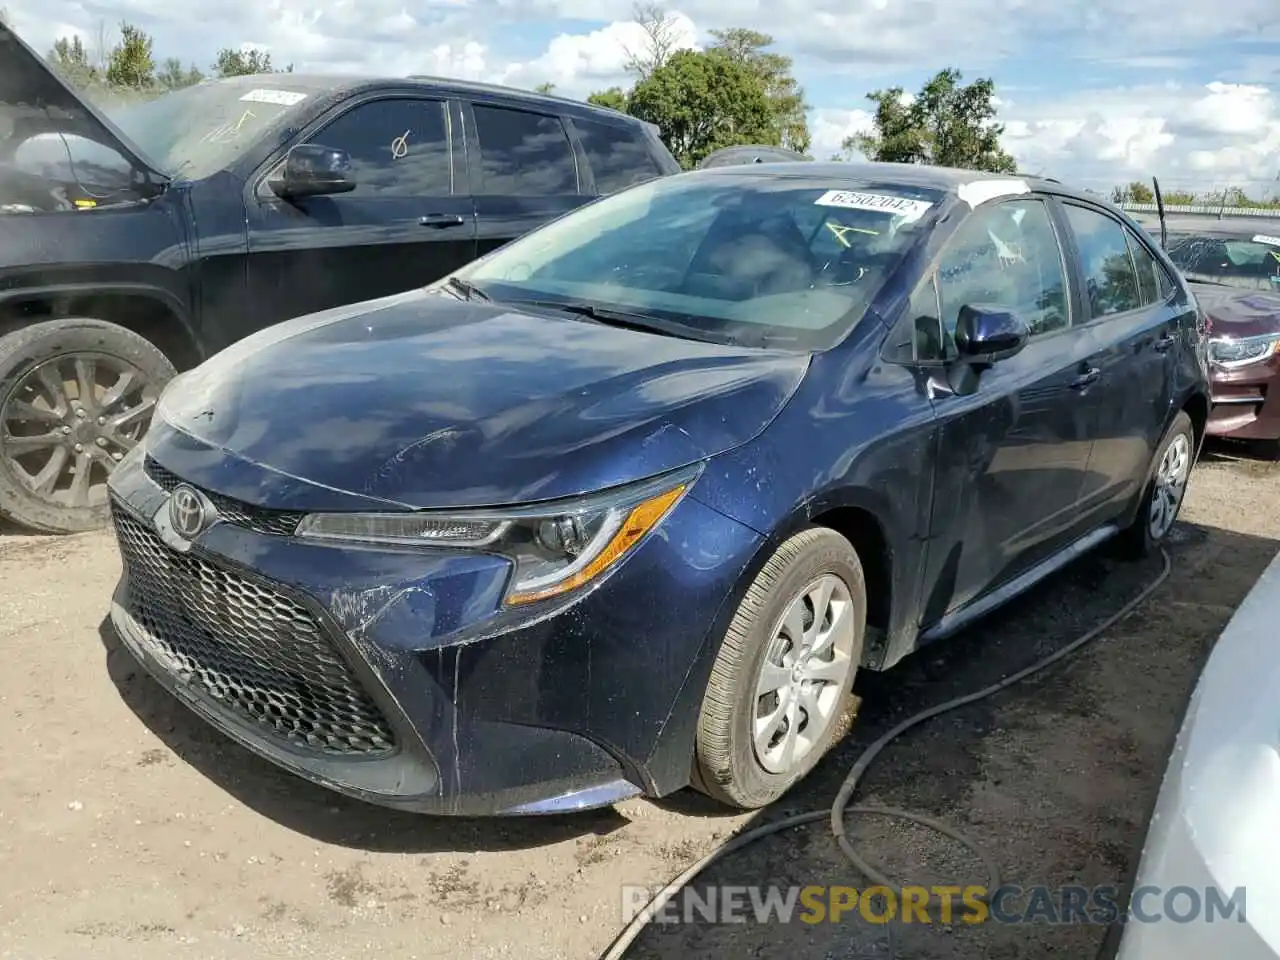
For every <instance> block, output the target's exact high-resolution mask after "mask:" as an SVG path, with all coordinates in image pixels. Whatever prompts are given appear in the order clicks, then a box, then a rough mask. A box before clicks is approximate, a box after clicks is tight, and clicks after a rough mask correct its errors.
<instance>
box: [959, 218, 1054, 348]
mask: <svg viewBox="0 0 1280 960" xmlns="http://www.w3.org/2000/svg"><path fill="white" fill-rule="evenodd" d="M938 279H939V295H940V300H941V305H942V323H943V328H944V329H945V331H946V333H947V334H948V339H950V337H951V336H952V335H954V334H955V329H956V321H957V319H958V318H959V315H960V308H961V307H962V306H964V305H965V304H979V303H986V304H992V305H995V306H1000V307H1006V308H1008V309H1010V310H1014V311H1016V312H1017V313H1018V314H1020V315H1021V316H1022V318H1023V319H1024V320H1025V321H1026V322H1027V325H1028V326H1030V327H1031V332H1032V334H1036V335H1038V334H1043V333H1051V332H1053V331H1054V330H1061V329H1063V328H1064V327H1066V326H1067V325H1068V324H1069V323H1070V319H1069V317H1070V314H1069V313H1068V311H1067V293H1066V289H1067V284H1066V276H1065V272H1064V270H1063V266H1062V253H1061V248H1060V247H1059V246H1058V238H1057V236H1056V235H1055V233H1054V231H1053V222H1052V220H1051V219H1050V217H1049V211H1048V208H1046V207H1045V205H1044V203H1043V201H1040V200H1010V201H1006V202H1004V203H999V204H993V205H992V206H990V207H984V208H982V209H980V210H978V211H977V212H976V213H974V214H973V215H972V216H970V217H969V219H968V220H966V221H965V222H964V223H963V224H962V225H961V227H960V229H959V230H958V231H957V232H956V235H955V236H953V237H952V238H951V240H950V242H949V243H948V245H947V250H946V252H945V253H944V254H943V256H942V260H941V262H940V264H939V266H938Z"/></svg>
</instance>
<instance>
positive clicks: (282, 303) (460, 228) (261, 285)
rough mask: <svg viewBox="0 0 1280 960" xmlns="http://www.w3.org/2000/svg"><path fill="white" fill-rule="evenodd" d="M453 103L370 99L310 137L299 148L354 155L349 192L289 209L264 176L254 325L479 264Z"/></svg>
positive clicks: (255, 227)
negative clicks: (457, 160) (458, 154)
mask: <svg viewBox="0 0 1280 960" xmlns="http://www.w3.org/2000/svg"><path fill="white" fill-rule="evenodd" d="M448 106H449V105H448V103H447V102H446V101H444V100H442V99H426V98H420V97H409V96H397V97H386V96H383V97H379V98H376V99H367V100H363V101H361V102H359V103H356V104H355V105H353V106H350V107H348V108H345V109H343V110H341V111H340V112H339V113H338V114H337V115H336V116H331V117H328V118H326V119H324V120H322V121H321V122H320V123H319V124H318V125H317V126H316V128H314V129H313V130H311V131H309V132H307V133H306V134H304V136H303V137H302V138H301V141H300V142H303V143H316V144H322V145H324V146H326V147H333V148H337V149H341V150H346V151H347V152H348V153H349V154H350V155H351V163H352V169H353V172H354V175H355V177H356V181H357V184H358V185H357V187H356V189H355V190H354V191H352V192H350V193H342V194H336V195H333V196H321V197H305V198H301V199H297V200H293V201H288V200H282V199H280V198H279V197H277V196H276V195H275V194H274V193H272V192H271V189H270V188H269V187H268V186H267V185H266V183H265V179H266V178H265V177H263V178H262V179H263V181H264V182H262V183H260V184H259V185H258V187H257V189H256V192H255V196H254V202H251V203H250V205H249V229H248V234H249V238H248V239H249V258H248V263H249V268H248V272H249V277H248V279H249V293H250V297H251V302H252V303H254V304H255V305H256V307H257V311H258V314H257V316H255V317H254V320H255V322H256V325H257V326H263V325H265V324H267V323H273V322H276V321H279V320H284V319H287V318H289V317H292V316H298V315H300V314H304V313H310V312H312V311H315V310H323V309H326V308H328V307H334V306H339V305H341V304H346V303H353V302H356V301H360V300H368V299H372V298H374V297H381V296H386V295H389V294H392V293H398V292H401V291H404V290H409V289H412V288H414V287H420V286H423V285H425V284H427V283H430V282H432V281H433V280H438V279H439V278H440V277H442V276H444V275H445V274H447V273H449V272H451V271H453V270H455V269H457V268H458V267H460V266H462V265H463V264H465V263H467V262H468V261H470V260H472V259H474V257H475V252H476V235H475V216H474V211H473V209H472V204H471V198H470V197H469V196H468V195H467V191H466V187H465V178H464V177H463V175H462V171H461V169H460V166H461V165H460V164H458V163H455V160H454V153H455V150H454V146H453V141H454V139H455V138H454V137H453V136H452V130H451V128H452V126H453V124H452V123H451V121H450V112H449V109H448ZM268 175H269V174H268ZM459 181H461V184H459ZM243 332H244V333H247V332H249V331H248V330H246V331H243Z"/></svg>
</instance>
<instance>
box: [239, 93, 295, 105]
mask: <svg viewBox="0 0 1280 960" xmlns="http://www.w3.org/2000/svg"><path fill="white" fill-rule="evenodd" d="M240 99H241V100H247V101H249V102H250V103H274V104H277V105H279V106H282V107H292V106H293V105H294V104H295V103H301V102H302V101H303V100H305V99H307V95H306V94H305V93H298V92H297V91H296V90H261V89H258V90H250V91H249V92H248V93H246V94H245V95H244V96H243V97H241V98H240Z"/></svg>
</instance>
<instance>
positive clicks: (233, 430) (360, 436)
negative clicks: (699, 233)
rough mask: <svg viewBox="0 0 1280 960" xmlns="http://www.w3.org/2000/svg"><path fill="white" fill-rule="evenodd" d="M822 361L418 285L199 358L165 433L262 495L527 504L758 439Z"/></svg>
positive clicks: (265, 502)
mask: <svg viewBox="0 0 1280 960" xmlns="http://www.w3.org/2000/svg"><path fill="white" fill-rule="evenodd" d="M808 364H809V356H808V354H799V355H798V354H795V353H791V352H772V351H766V350H757V349H746V348H738V347H729V346H719V345H713V344H706V343H698V342H694V341H690V340H682V339H677V338H674V337H667V336H661V335H657V334H650V333H647V332H640V331H635V330H629V329H620V328H617V327H609V326H605V325H603V324H600V323H596V322H593V321H588V320H581V319H577V318H572V317H566V316H564V315H559V314H554V313H543V312H542V311H532V312H526V311H523V310H521V309H519V308H516V307H513V306H510V305H503V304H496V303H483V302H478V301H461V300H459V299H457V298H456V297H454V296H452V295H450V294H448V293H444V292H428V291H414V292H412V293H407V294H400V295H398V296H394V297H388V298H384V299H382V300H376V301H370V302H368V303H364V304H359V305H356V306H353V307H348V308H342V309H337V310H330V311H326V312H324V313H319V314H314V315H311V316H308V317H301V318H298V319H297V320H292V321H288V322H286V323H283V324H279V325H277V326H275V327H271V328H268V329H267V330H265V331H262V332H261V333H259V334H255V335H254V336H251V337H249V338H247V339H245V340H242V341H241V342H240V343H238V344H235V345H233V346H231V347H229V348H227V349H226V350H224V351H223V352H221V353H219V354H218V355H216V356H215V357H213V358H211V359H210V360H208V361H206V362H205V363H204V364H202V365H201V366H200V367H197V368H196V369H195V370H193V371H191V372H190V373H187V374H184V375H183V376H181V377H180V378H179V379H177V380H176V381H174V382H173V383H172V384H171V386H170V388H169V389H167V390H166V391H165V393H164V396H163V397H162V400H161V403H160V420H161V421H162V422H163V423H164V424H166V425H168V426H170V427H172V428H174V429H176V430H178V431H180V432H181V433H182V434H183V435H184V437H185V439H184V440H182V441H181V442H174V443H171V444H168V445H167V449H166V445H165V443H164V441H163V440H160V441H159V442H160V446H159V447H157V448H155V449H154V452H155V455H156V457H157V459H159V460H160V461H161V463H163V464H164V465H165V466H166V467H168V468H169V469H170V470H173V471H174V472H176V473H179V475H181V476H184V477H186V478H187V479H188V480H190V481H191V482H193V483H198V484H201V485H204V486H207V487H208V488H209V489H212V490H214V491H215V492H218V493H222V494H225V495H227V496H231V497H236V498H238V499H241V500H245V501H247V502H249V503H256V504H260V505H262V506H275V507H282V508H283V507H288V508H289V509H298V508H302V509H319V507H317V506H316V504H317V503H319V502H320V501H322V500H324V501H325V502H331V500H327V499H326V497H325V496H323V495H321V494H320V493H316V492H315V491H321V490H324V491H329V492H330V493H332V492H336V491H341V492H343V493H345V494H350V495H354V496H355V497H358V498H359V499H360V500H361V502H362V503H364V504H367V503H369V502H372V501H380V502H386V503H393V504H397V505H402V506H411V507H457V506H491V505H498V504H511V503H525V502H530V501H536V500H546V499H553V498H558V497H565V496H573V495H577V494H580V493H584V492H588V491H591V490H597V489H601V488H604V487H609V486H613V485H615V484H620V483H625V482H628V481H631V480H637V479H641V478H643V477H648V476H653V475H656V474H659V473H662V472H664V471H667V470H672V469H676V468H678V467H682V466H685V465H688V464H690V463H694V462H697V461H699V460H702V459H705V458H708V457H711V456H714V455H716V454H718V453H721V452H723V451H725V450H729V449H731V448H733V447H735V446H738V445H739V444H743V443H746V442H747V441H749V440H751V439H752V438H753V437H755V436H756V435H758V434H759V433H760V431H761V430H763V429H764V428H765V426H766V425H767V424H768V423H769V422H770V421H771V420H772V419H773V418H774V417H775V416H776V415H777V414H778V412H779V411H780V410H781V409H782V407H783V405H784V404H785V403H786V401H787V399H788V398H789V397H790V396H791V394H792V393H793V392H794V391H795V389H796V388H797V387H798V386H799V384H800V381H801V379H802V378H803V376H804V373H805V371H806V370H807V369H808ZM162 434H163V431H162ZM191 440H194V441H197V442H198V444H197V446H198V447H203V448H205V449H206V450H211V449H212V448H216V449H217V450H219V451H221V452H222V453H223V454H231V455H233V459H232V461H230V462H238V463H240V464H242V465H244V467H245V469H236V468H232V467H229V466H228V461H227V460H226V459H225V457H224V458H223V459H222V462H221V463H215V460H216V459H217V458H211V457H209V456H207V455H201V454H200V452H199V450H197V449H194V448H193V445H192V444H191ZM166 457H168V458H170V459H169V460H168V462H166ZM172 458H177V461H179V462H175V461H174V460H173V459H172ZM252 468H257V469H252ZM282 478H285V479H282ZM298 481H304V482H303V483H301V484H300V483H299V482H298ZM308 490H311V491H312V492H310V493H309V492H307V491H308ZM313 494H314V495H313Z"/></svg>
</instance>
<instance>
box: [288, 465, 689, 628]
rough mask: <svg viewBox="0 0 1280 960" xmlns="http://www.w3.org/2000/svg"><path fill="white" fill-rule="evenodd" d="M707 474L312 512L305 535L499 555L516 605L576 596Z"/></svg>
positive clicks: (302, 527)
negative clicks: (454, 506) (508, 497)
mask: <svg viewBox="0 0 1280 960" xmlns="http://www.w3.org/2000/svg"><path fill="white" fill-rule="evenodd" d="M701 472H702V464H701V463H699V464H697V465H695V466H693V467H688V468H685V469H683V470H678V471H676V472H674V473H669V474H665V475H663V476H661V477H657V478H655V479H652V480H647V481H643V482H641V483H636V484H630V485H628V486H625V487H617V488H614V489H612V490H606V491H602V492H600V493H595V494H587V495H584V496H582V497H575V498H573V499H568V500H561V501H549V502H546V503H538V504H530V505H526V506H517V507H496V508H492V509H484V510H420V511H413V512H404V513H312V514H308V515H307V516H306V517H304V518H303V520H302V523H301V524H300V525H299V526H298V530H297V535H298V536H300V537H306V538H308V539H312V540H329V541H343V542H357V543H369V544H389V545H408V544H418V545H428V546H439V547H450V548H453V549H459V550H476V551H480V552H483V553H495V554H499V555H501V556H505V557H507V558H508V559H510V560H511V562H512V565H513V566H514V572H513V574H512V577H511V580H510V583H509V585H508V587H507V596H506V601H505V602H506V603H507V604H508V605H514V604H522V603H532V602H534V601H536V600H545V599H547V598H549V597H555V596H559V595H561V594H565V593H569V592H570V591H572V590H576V589H578V588H579V587H582V586H585V585H586V584H588V583H591V582H592V581H594V580H596V579H598V578H599V577H600V576H602V575H603V574H604V573H605V572H606V571H608V570H610V569H612V568H613V567H614V566H616V565H617V564H618V562H619V561H620V560H622V558H623V557H625V556H626V555H627V554H628V553H630V552H631V551H632V550H634V549H635V547H636V546H637V545H638V544H639V543H640V542H641V541H642V540H643V539H644V538H645V537H646V536H648V535H649V534H650V533H651V532H653V530H655V529H656V528H657V527H658V525H659V524H660V523H661V522H662V520H663V518H665V517H666V516H667V514H669V513H670V512H671V510H672V509H673V508H674V507H675V506H676V504H678V503H679V502H680V501H681V500H682V499H683V498H684V495H685V493H686V492H688V490H689V488H690V487H691V486H692V485H693V482H694V481H695V480H696V479H697V478H698V475H699V474H700V473H701Z"/></svg>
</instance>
